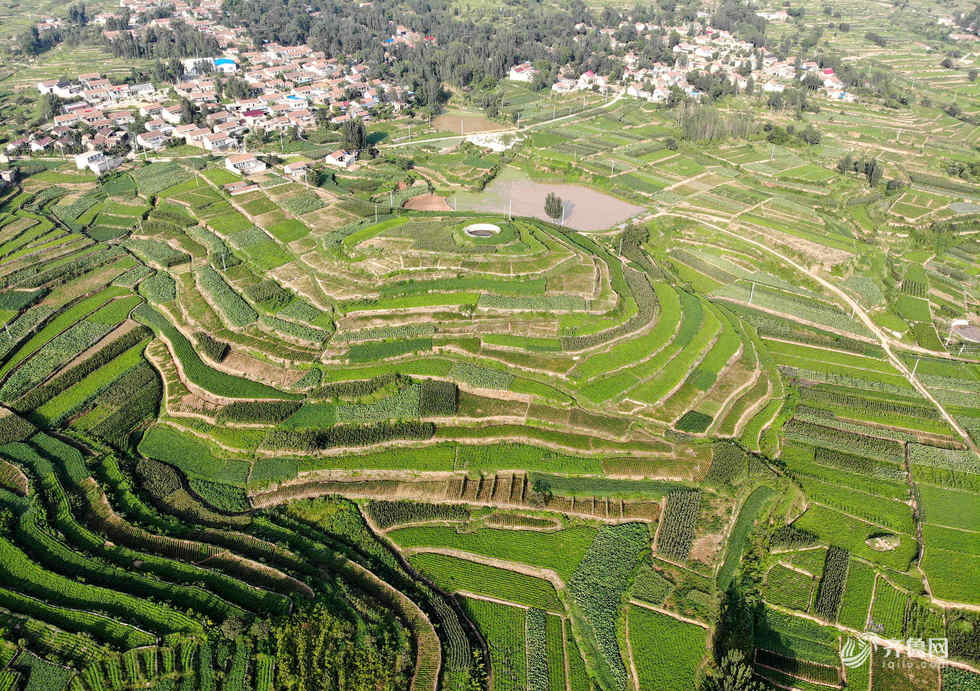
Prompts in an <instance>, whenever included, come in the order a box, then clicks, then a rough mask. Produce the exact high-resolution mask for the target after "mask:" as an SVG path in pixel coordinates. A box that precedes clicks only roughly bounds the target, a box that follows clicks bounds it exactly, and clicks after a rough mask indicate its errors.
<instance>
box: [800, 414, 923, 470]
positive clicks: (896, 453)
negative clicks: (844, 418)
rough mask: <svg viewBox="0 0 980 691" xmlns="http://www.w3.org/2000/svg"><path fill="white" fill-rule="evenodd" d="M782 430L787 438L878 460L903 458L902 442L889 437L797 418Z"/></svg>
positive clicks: (898, 460) (900, 460) (891, 460)
mask: <svg viewBox="0 0 980 691" xmlns="http://www.w3.org/2000/svg"><path fill="white" fill-rule="evenodd" d="M783 431H784V432H785V433H786V437H787V438H788V439H795V440H799V441H803V442H807V443H811V444H814V445H816V446H827V447H828V448H830V449H841V450H844V451H847V452H851V453H854V454H857V455H860V456H866V457H869V458H873V459H876V460H879V461H890V462H893V463H902V462H903V461H904V460H905V450H904V448H903V446H902V444H899V443H898V442H895V441H891V440H889V439H880V438H878V437H868V436H865V435H862V434H856V433H854V432H848V431H845V430H840V429H834V428H832V427H825V426H823V425H815V424H812V423H809V422H801V421H799V420H790V421H789V422H788V423H787V424H786V425H785V426H784V427H783Z"/></svg>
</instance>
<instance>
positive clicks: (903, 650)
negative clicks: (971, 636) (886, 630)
mask: <svg viewBox="0 0 980 691" xmlns="http://www.w3.org/2000/svg"><path fill="white" fill-rule="evenodd" d="M872 602H874V600H873V599H872ZM769 607H771V608H773V609H774V610H776V611H778V612H782V613H783V614H788V615H790V616H793V617H799V618H800V619H806V620H808V621H812V622H814V623H815V624H819V625H821V626H831V627H833V628H835V629H837V630H838V631H841V632H843V633H846V634H848V635H850V636H853V637H855V638H863V639H865V640H868V641H870V642H872V643H874V644H875V645H877V646H878V647H880V648H888V649H889V650H894V651H897V652H898V653H900V654H902V655H904V656H906V657H910V658H914V657H917V656H918V657H923V654H922V653H921V651H918V650H914V649H912V648H910V647H909V646H908V645H906V644H905V643H903V642H901V641H900V640H892V639H889V638H882V637H881V636H879V635H878V634H875V633H870V632H868V631H858V630H857V629H853V628H851V627H849V626H844V625H843V624H839V623H836V622H834V623H830V622H827V621H824V620H823V619H820V618H819V617H815V616H813V615H812V614H806V613H805V612H800V611H798V610H795V609H790V608H789V607H783V606H782V605H774V604H769ZM924 657H925V658H926V659H927V660H930V661H931V662H933V663H934V664H937V665H945V666H949V667H956V668H958V669H962V670H966V671H967V672H972V673H973V674H980V667H976V666H974V665H971V664H969V663H966V662H961V661H959V660H954V659H952V658H936V657H932V656H928V655H925V656H924Z"/></svg>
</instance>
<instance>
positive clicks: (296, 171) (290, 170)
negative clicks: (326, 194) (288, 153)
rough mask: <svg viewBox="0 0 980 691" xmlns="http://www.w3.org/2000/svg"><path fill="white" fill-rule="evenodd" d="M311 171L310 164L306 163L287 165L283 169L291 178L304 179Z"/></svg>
mask: <svg viewBox="0 0 980 691" xmlns="http://www.w3.org/2000/svg"><path fill="white" fill-rule="evenodd" d="M309 169H310V164H309V163H307V162H306V161H296V162H294V163H287V164H286V165H284V166H283V167H282V170H283V172H284V173H285V174H286V175H288V176H289V177H291V178H303V177H305V176H306V171H308V170H309Z"/></svg>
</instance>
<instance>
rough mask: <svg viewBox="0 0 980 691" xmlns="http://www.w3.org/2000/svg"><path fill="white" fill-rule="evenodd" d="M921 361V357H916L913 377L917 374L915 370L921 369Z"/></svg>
mask: <svg viewBox="0 0 980 691" xmlns="http://www.w3.org/2000/svg"><path fill="white" fill-rule="evenodd" d="M920 362H921V360H920V359H919V358H916V359H915V367H913V368H912V376H913V377H914V376H915V370H917V369H919V363H920Z"/></svg>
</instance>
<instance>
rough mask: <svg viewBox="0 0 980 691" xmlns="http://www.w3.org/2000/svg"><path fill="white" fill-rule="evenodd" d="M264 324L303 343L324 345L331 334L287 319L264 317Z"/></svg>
mask: <svg viewBox="0 0 980 691" xmlns="http://www.w3.org/2000/svg"><path fill="white" fill-rule="evenodd" d="M262 324H263V325H265V326H267V327H269V328H270V329H272V330H273V331H278V332H280V333H283V334H285V335H287V336H291V337H293V338H298V339H299V340H301V341H306V342H307V343H314V344H316V345H322V344H323V342H324V341H326V340H327V337H328V336H329V334H328V333H327V332H326V331H324V330H323V329H318V328H316V327H314V326H307V325H306V324H299V323H297V322H294V321H288V320H286V319H279V318H278V317H271V316H263V317H262Z"/></svg>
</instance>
